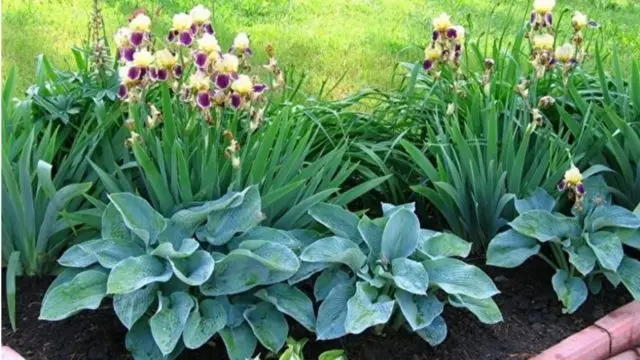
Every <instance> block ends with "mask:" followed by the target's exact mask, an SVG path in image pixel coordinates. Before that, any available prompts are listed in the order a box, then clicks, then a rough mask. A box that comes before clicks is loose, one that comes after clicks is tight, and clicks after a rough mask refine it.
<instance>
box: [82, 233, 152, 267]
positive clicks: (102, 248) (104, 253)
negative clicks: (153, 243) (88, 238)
mask: <svg viewBox="0 0 640 360" xmlns="http://www.w3.org/2000/svg"><path fill="white" fill-rule="evenodd" d="M89 250H90V251H91V252H93V254H94V256H95V258H96V259H98V263H100V265H102V266H103V267H105V268H107V269H113V267H114V266H116V265H117V264H118V263H119V262H120V261H122V260H124V259H128V258H130V257H136V256H141V255H144V254H145V252H144V248H143V247H142V246H140V244H139V243H137V242H129V243H120V242H117V241H115V240H113V239H102V240H100V241H98V242H96V243H94V244H92V245H91V246H89Z"/></svg>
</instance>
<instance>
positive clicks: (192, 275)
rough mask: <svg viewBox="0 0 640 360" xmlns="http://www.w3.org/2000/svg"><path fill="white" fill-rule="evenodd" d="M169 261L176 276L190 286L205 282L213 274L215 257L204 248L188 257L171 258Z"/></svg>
mask: <svg viewBox="0 0 640 360" xmlns="http://www.w3.org/2000/svg"><path fill="white" fill-rule="evenodd" d="M169 263H170V264H171V267H172V268H173V273H174V274H175V275H176V277H178V279H180V280H181V281H182V282H184V283H185V284H188V285H190V286H200V285H202V284H204V282H205V281H207V280H209V278H210V277H211V274H213V268H214V262H213V258H212V257H211V255H210V254H209V253H208V252H206V251H204V250H198V251H196V252H194V253H193V254H192V255H191V256H189V257H187V258H175V259H169Z"/></svg>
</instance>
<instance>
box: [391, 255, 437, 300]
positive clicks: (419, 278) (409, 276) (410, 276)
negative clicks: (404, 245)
mask: <svg viewBox="0 0 640 360" xmlns="http://www.w3.org/2000/svg"><path fill="white" fill-rule="evenodd" d="M391 275H392V276H393V282H394V283H395V284H396V286H397V287H399V288H400V289H402V290H405V291H408V292H410V293H412V294H417V295H426V294H427V288H428V287H429V274H428V273H427V270H425V269H424V266H422V264H421V263H419V262H417V261H413V260H409V259H407V258H398V259H393V261H391Z"/></svg>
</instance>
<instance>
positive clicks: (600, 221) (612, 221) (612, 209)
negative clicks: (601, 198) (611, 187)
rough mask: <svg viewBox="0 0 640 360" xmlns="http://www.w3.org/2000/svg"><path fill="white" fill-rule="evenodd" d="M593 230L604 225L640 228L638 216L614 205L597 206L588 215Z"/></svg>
mask: <svg viewBox="0 0 640 360" xmlns="http://www.w3.org/2000/svg"><path fill="white" fill-rule="evenodd" d="M589 220H590V222H591V227H592V229H593V231H597V230H600V229H603V228H606V227H617V228H625V229H638V228H640V216H638V215H636V214H634V213H632V212H631V211H629V210H627V209H625V208H623V207H620V206H616V205H601V206H597V207H596V208H595V209H594V210H593V212H592V213H591V215H590V216H589Z"/></svg>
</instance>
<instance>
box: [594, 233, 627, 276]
mask: <svg viewBox="0 0 640 360" xmlns="http://www.w3.org/2000/svg"><path fill="white" fill-rule="evenodd" d="M587 244H589V246H590V247H591V249H592V250H593V252H594V254H595V255H596V257H597V258H598V262H599V263H600V266H602V267H603V268H605V269H607V270H611V271H616V270H617V269H618V266H619V265H620V262H621V261H622V257H623V256H624V250H623V249H622V242H621V241H620V238H618V235H616V234H615V233H610V232H606V231H598V232H596V233H593V234H589V236H587Z"/></svg>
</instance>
